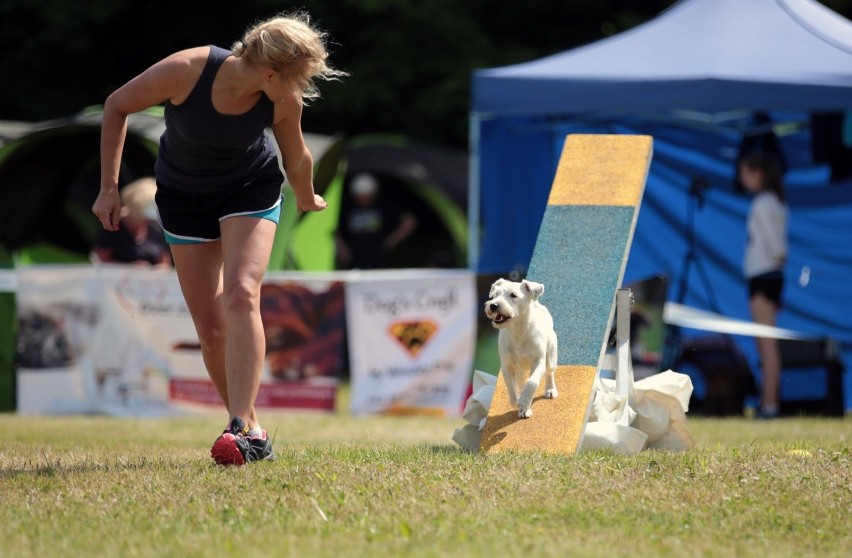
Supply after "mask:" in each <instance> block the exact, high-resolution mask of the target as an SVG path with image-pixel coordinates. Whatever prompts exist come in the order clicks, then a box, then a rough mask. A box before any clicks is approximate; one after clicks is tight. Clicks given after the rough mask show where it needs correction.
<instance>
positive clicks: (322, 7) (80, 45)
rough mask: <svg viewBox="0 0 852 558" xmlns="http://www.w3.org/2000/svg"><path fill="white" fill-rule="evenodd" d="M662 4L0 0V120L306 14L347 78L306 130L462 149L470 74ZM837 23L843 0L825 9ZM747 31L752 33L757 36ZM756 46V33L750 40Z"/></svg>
mask: <svg viewBox="0 0 852 558" xmlns="http://www.w3.org/2000/svg"><path fill="white" fill-rule="evenodd" d="M672 3H673V0H643V1H642V2H635V1H634V0H565V1H561V2H557V1H554V0H525V1H524V2H497V1H494V0H335V1H332V0H305V1H304V2H292V1H280V0H279V1H276V0H244V1H242V2H236V3H227V4H226V3H224V2H204V3H202V2H175V1H174V0H172V1H164V0H146V1H144V2H140V1H138V0H110V1H109V2H69V1H68V0H0V46H2V48H3V53H4V55H3V57H1V58H0V76H2V81H3V84H4V87H3V88H0V119H8V120H41V119H46V118H56V117H61V116H64V115H68V114H70V113H74V112H76V111H79V110H80V109H82V108H83V107H85V106H88V105H96V104H101V103H102V102H103V100H104V99H105V98H106V96H107V95H108V94H109V93H110V92H111V91H113V90H114V89H116V88H117V87H119V86H120V85H121V84H123V83H124V82H125V81H127V80H129V79H130V78H132V77H133V76H134V75H136V74H138V73H139V72H141V71H142V70H144V69H145V68H146V67H148V66H149V65H151V64H152V63H154V62H156V61H157V60H159V59H160V58H162V57H164V56H166V55H168V54H169V53H171V52H174V51H176V50H180V49H183V48H188V47H191V46H197V45H203V44H217V45H220V46H223V47H228V46H230V45H231V43H233V41H235V40H236V39H238V38H239V37H240V36H241V35H242V33H243V31H244V30H245V28H246V27H247V26H248V25H250V24H251V23H253V22H254V21H256V20H258V19H263V18H265V17H268V16H270V15H273V14H275V13H279V12H287V11H293V10H296V9H305V10H306V11H307V12H308V13H310V14H311V15H312V17H313V19H314V21H315V22H317V23H318V25H319V27H320V28H322V29H324V30H325V31H327V32H328V33H329V35H330V37H331V41H332V42H331V43H330V50H331V61H332V63H333V64H334V65H335V66H336V67H338V68H340V69H342V70H345V71H347V72H349V73H350V74H351V75H350V77H348V78H345V79H344V80H343V81H341V82H330V83H325V84H321V90H322V92H323V96H324V98H323V99H321V100H319V101H318V102H316V103H315V104H314V105H312V106H311V107H310V108H309V109H307V110H306V112H305V117H304V128H305V130H306V131H310V132H318V133H336V132H343V133H346V134H357V133H367V132H394V133H402V134H407V135H410V136H414V137H417V138H420V139H423V140H427V141H432V142H436V143H442V144H446V145H453V146H456V147H463V146H464V145H465V143H466V134H467V132H466V130H467V111H468V106H469V96H470V92H469V85H470V75H471V72H472V71H473V70H474V69H477V68H485V67H496V66H502V65H506V64H512V63H517V62H524V61H527V60H532V59H535V58H538V57H540V56H544V55H547V54H552V53H555V52H559V51H563V50H567V49H569V48H573V47H576V46H579V45H582V44H586V43H590V42H593V41H595V40H598V39H600V38H603V37H606V36H609V35H613V34H615V33H619V32H621V31H623V30H626V29H629V28H631V27H633V26H635V25H637V24H639V23H642V22H643V21H646V20H648V19H650V18H652V17H654V16H656V15H657V14H659V13H660V12H662V11H663V10H665V9H666V8H667V7H669V6H670V5H671V4H672ZM824 3H825V4H827V5H828V6H830V7H832V8H833V9H835V10H836V11H838V12H840V13H844V14H847V16H848V14H849V12H850V11H852V0H824ZM756 33H757V31H756ZM756 40H757V35H756Z"/></svg>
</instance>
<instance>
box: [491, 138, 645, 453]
mask: <svg viewBox="0 0 852 558" xmlns="http://www.w3.org/2000/svg"><path fill="white" fill-rule="evenodd" d="M652 145H653V141H652V138H651V137H650V136H628V135H583V134H576V135H569V136H568V137H567V138H566V140H565V146H564V148H563V151H562V156H561V158H560V160H559V166H558V168H557V171H556V177H555V178H554V180H553V187H552V188H551V192H550V198H549V199H548V203H547V208H546V209H545V212H544V217H543V218H542V222H541V226H540V228H539V232H538V238H537V240H536V245H535V249H534V251H533V257H532V262H531V263H530V267H529V271H528V273H527V278H528V279H530V280H531V281H536V282H538V283H542V284H544V295H543V296H542V298H541V301H542V302H543V303H544V305H545V306H547V307H548V309H549V310H550V313H551V314H552V315H553V321H554V327H555V329H556V336H557V339H558V343H559V358H558V362H559V364H558V366H557V369H556V385H557V388H558V389H559V397H558V398H556V399H553V400H545V399H543V396H537V397H536V398H535V400H534V403H533V413H534V415H533V417H532V418H530V419H520V418H518V416H517V409H513V408H511V406H510V405H509V401H508V396H507V392H506V386H505V385H504V383H503V378H502V376H501V377H500V378H498V381H497V387H496V389H495V391H494V398H493V399H492V402H491V408H490V410H489V413H488V420H487V421H486V423H485V428H484V429H483V432H482V439H481V448H482V450H483V451H507V450H509V451H519V450H528V451H545V452H550V453H568V454H573V453H575V452H576V451H577V449H578V448H579V446H580V441H581V440H582V436H583V430H584V428H585V424H586V421H587V419H588V414H589V407H590V403H591V395H592V388H593V384H594V379H595V376H596V375H597V374H598V372H599V368H600V364H599V363H600V360H601V356H602V355H603V352H604V349H605V344H606V340H607V336H608V334H609V329H610V324H611V320H612V316H613V308H614V303H615V293H616V291H617V290H618V288H619V286H620V285H621V280H622V278H623V277H624V268H625V266H626V263H627V256H628V254H629V251H630V243H631V241H632V238H633V231H634V229H635V227H636V219H637V217H638V214H639V205H640V203H641V200H642V194H643V193H644V191H645V181H646V179H647V177H648V167H649V166H650V164H651V154H652ZM543 384H544V382H542V388H541V389H542V390H543Z"/></svg>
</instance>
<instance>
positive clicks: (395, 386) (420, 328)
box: [346, 270, 477, 417]
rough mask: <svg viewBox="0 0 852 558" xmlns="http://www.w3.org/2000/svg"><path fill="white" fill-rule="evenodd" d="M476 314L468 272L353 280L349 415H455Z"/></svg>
mask: <svg viewBox="0 0 852 558" xmlns="http://www.w3.org/2000/svg"><path fill="white" fill-rule="evenodd" d="M476 311H477V304H476V286H475V278H474V275H473V273H471V272H469V271H462V270H452V271H450V270H422V271H421V270H417V271H416V272H413V271H409V270H404V271H374V272H362V273H357V274H355V273H353V274H352V275H350V278H349V280H348V281H347V283H346V321H347V329H348V332H349V334H348V335H349V360H350V362H349V365H350V374H351V377H352V395H351V402H350V405H351V409H350V410H351V412H352V413H353V414H355V415H363V414H372V413H388V414H410V413H416V414H433V415H436V416H452V417H455V416H460V415H461V410H462V405H463V404H464V399H465V397H466V394H467V389H468V386H469V384H470V377H471V370H472V367H473V354H474V345H475V337H476V321H475V320H476Z"/></svg>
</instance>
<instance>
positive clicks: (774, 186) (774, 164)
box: [740, 149, 785, 202]
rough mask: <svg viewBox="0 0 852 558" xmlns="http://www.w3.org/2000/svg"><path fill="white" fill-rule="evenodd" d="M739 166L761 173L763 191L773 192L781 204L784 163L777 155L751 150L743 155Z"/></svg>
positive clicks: (766, 151) (767, 151)
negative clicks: (760, 171)
mask: <svg viewBox="0 0 852 558" xmlns="http://www.w3.org/2000/svg"><path fill="white" fill-rule="evenodd" d="M740 164H742V165H745V166H747V167H748V168H750V169H760V170H762V171H763V189H764V190H767V191H769V192H773V193H774V194H775V195H776V196H778V199H779V200H781V201H782V202H783V201H784V200H785V195H784V182H783V180H782V177H783V176H784V162H783V161H782V160H781V159H780V157H778V155H777V154H775V153H773V152H772V151H769V150H765V149H753V150H751V151H749V152H747V153H745V154H743V156H742V158H741V159H740Z"/></svg>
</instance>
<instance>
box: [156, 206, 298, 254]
mask: <svg viewBox="0 0 852 558" xmlns="http://www.w3.org/2000/svg"><path fill="white" fill-rule="evenodd" d="M282 205H284V195H283V194H282V195H281V197H279V198H278V201H277V202H276V203H275V205H273V206H272V207H270V208H269V209H261V210H260V211H252V212H248V213H232V214H231V215H225V216H223V217H220V218H219V222H220V223H221V222H222V221H224V220H225V219H227V218H228V217H257V218H259V219H266V220H267V221H272V222H273V223H275V224H276V225H277V224H278V221H279V220H280V219H281V206H282ZM163 234H164V235H165V236H166V242H167V243H169V244H204V243H205V242H215V241H217V240H219V238H218V237H217V238H197V237H191V236H176V235H173V234H172V233H170V232H169V231H167V230H166V229H165V228H163Z"/></svg>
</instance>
